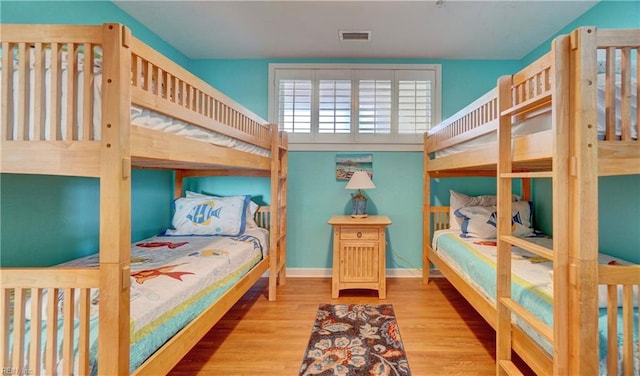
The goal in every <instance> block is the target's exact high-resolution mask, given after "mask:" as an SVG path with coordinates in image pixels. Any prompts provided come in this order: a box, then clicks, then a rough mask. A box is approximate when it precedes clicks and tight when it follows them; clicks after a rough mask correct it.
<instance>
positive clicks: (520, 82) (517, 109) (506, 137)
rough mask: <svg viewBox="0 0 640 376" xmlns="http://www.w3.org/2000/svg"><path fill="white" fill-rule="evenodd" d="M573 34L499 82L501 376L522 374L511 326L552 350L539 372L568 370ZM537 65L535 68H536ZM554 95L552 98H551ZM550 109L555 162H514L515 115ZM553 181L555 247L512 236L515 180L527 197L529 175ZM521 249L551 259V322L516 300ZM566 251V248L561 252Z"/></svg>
mask: <svg viewBox="0 0 640 376" xmlns="http://www.w3.org/2000/svg"><path fill="white" fill-rule="evenodd" d="M568 48H569V38H568V37H567V36H563V37H558V38H557V39H556V40H555V41H554V43H553V47H552V53H551V54H549V55H546V56H544V57H543V58H541V59H540V61H539V64H532V65H531V66H532V67H534V68H529V67H527V68H525V70H523V71H521V72H519V73H517V74H515V75H513V76H504V77H501V78H500V79H499V80H498V90H499V93H498V98H499V112H500V121H499V125H498V144H499V145H498V148H499V154H498V155H499V156H500V158H499V160H498V165H497V176H498V186H497V193H498V218H497V221H498V223H497V227H498V239H497V243H498V255H497V257H498V266H497V268H498V269H497V282H496V283H497V285H496V289H497V291H496V292H497V311H498V322H497V328H496V329H497V349H496V357H497V361H496V363H497V364H496V372H497V374H498V375H521V374H522V372H521V371H520V370H519V369H518V367H517V366H516V365H515V363H514V362H513V361H512V349H513V343H512V342H513V341H512V339H513V337H512V336H513V332H512V331H513V326H518V327H526V328H528V329H530V330H527V331H526V332H530V331H531V330H532V331H534V332H535V333H537V335H538V336H540V337H541V338H542V339H544V340H545V341H546V342H548V343H549V344H550V345H551V347H552V348H553V357H552V360H553V368H552V369H545V370H541V369H535V367H536V365H532V368H534V371H535V372H536V373H543V374H550V373H553V374H555V375H562V374H568V362H569V360H568V352H567V351H566V349H567V348H568V338H567V337H568V336H567V333H563V332H562V331H563V330H566V328H567V327H568V292H567V286H568V283H567V281H568V253H567V252H566V249H568V231H567V229H566V228H564V227H563V226H566V224H567V223H568V212H569V208H568V201H569V197H568V171H567V170H568V166H569V163H568V161H569V157H568V144H569V141H568V140H569V138H568V134H569V130H568V123H569V112H568V111H569V110H568V107H569V106H568V103H567V102H566V101H567V100H568V95H567V93H568V86H569V84H568V80H567V79H565V78H564V77H566V74H565V75H563V74H560V73H558V72H560V71H561V70H563V69H567V68H568ZM534 69H535V70H534ZM552 99H553V100H552ZM549 106H551V107H550V109H551V111H552V114H553V120H552V121H553V123H552V132H553V140H554V142H553V145H552V146H551V156H550V157H551V158H552V159H551V166H550V167H549V165H548V164H546V165H545V164H540V163H537V162H536V161H535V160H528V159H526V160H524V159H522V158H520V159H518V160H517V161H516V160H514V159H515V157H514V152H513V145H514V139H513V136H512V131H511V126H512V119H514V117H520V116H523V115H525V114H527V113H529V112H532V111H538V110H539V109H540V108H544V107H549ZM541 178H544V179H551V184H552V196H553V234H554V240H553V250H549V249H547V248H545V247H542V246H539V245H537V244H535V243H533V242H531V241H528V240H526V239H525V238H519V237H517V236H514V235H512V225H513V223H512V221H513V219H512V211H511V210H512V209H511V207H512V198H511V196H512V188H513V179H522V184H523V196H524V199H525V200H529V199H530V197H528V196H529V195H530V187H529V185H530V179H541ZM512 246H516V247H519V248H521V249H524V250H526V251H529V252H531V253H533V254H535V255H537V256H539V257H542V258H544V259H547V260H551V261H552V262H553V270H554V272H553V278H554V289H555V291H554V298H553V323H549V324H548V323H546V322H545V321H543V320H542V319H540V318H539V317H538V316H536V315H534V314H533V313H531V312H530V311H529V310H527V309H526V308H525V307H524V306H522V305H521V304H520V303H518V302H517V301H516V300H515V299H514V298H512V295H511V286H512V269H511V248H512ZM563 250H564V251H563Z"/></svg>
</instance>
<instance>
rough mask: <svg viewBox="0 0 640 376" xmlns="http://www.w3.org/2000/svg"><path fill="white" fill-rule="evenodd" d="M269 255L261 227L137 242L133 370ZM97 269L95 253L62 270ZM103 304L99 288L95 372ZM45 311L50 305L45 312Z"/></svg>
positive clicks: (94, 311) (94, 308) (94, 297)
mask: <svg viewBox="0 0 640 376" xmlns="http://www.w3.org/2000/svg"><path fill="white" fill-rule="evenodd" d="M267 252H268V232H267V231H266V230H264V229H262V228H257V229H252V230H248V231H247V232H245V233H244V234H243V235H240V236H233V237H232V236H154V237H151V238H149V239H145V240H142V241H139V242H136V243H134V244H132V246H131V279H130V283H131V305H130V331H131V351H130V356H131V358H130V366H131V371H133V370H135V369H136V368H137V367H139V366H140V365H141V364H142V363H143V362H144V361H145V360H146V359H147V358H148V357H149V356H150V355H151V354H153V353H154V352H155V351H156V350H157V349H158V348H159V347H161V346H162V345H163V344H164V343H165V342H166V341H167V340H168V339H169V338H171V337H172V336H173V335H174V334H176V333H177V332H178V331H179V330H180V329H181V328H182V327H184V326H185V325H186V324H188V323H189V322H191V321H192V320H193V319H194V318H195V317H196V316H198V315H199V314H200V313H201V312H202V311H204V309H206V308H207V307H209V306H210V305H211V304H212V303H213V302H215V300H217V299H218V298H219V297H220V296H221V295H222V294H223V293H224V292H226V291H227V290H228V289H229V288H231V287H232V286H233V285H234V284H235V283H236V282H237V281H238V280H239V279H240V278H242V276H244V275H245V274H246V273H247V272H248V271H249V270H251V268H253V266H255V265H256V264H257V263H258V262H259V261H260V260H261V259H262V258H263V257H264V256H266V255H267ZM98 265H99V255H98V254H94V255H90V256H86V257H83V258H80V259H76V260H73V261H70V262H67V263H64V264H60V265H59V266H64V267H70V266H72V267H98ZM63 299H64V296H62V295H59V297H58V300H59V302H60V305H59V309H60V311H61V309H62V301H63ZM99 300H100V295H99V292H98V290H97V289H95V290H93V289H92V292H91V320H90V321H91V323H90V328H91V329H90V330H91V332H90V337H91V343H92V345H91V359H92V364H91V372H92V374H96V373H97V363H95V362H94V361H93V360H94V359H96V354H97V335H98V303H99ZM45 301H46V299H45ZM46 308H47V307H46V305H45V306H44V307H43V313H44V312H46ZM45 324H46V323H45ZM43 330H44V329H43ZM59 338H61V336H59ZM76 351H77V349H76ZM60 363H61V362H60ZM61 366H62V364H59V367H61Z"/></svg>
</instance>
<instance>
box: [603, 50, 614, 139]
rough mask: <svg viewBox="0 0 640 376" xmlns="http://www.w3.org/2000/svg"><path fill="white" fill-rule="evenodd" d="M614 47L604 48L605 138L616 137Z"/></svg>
mask: <svg viewBox="0 0 640 376" xmlns="http://www.w3.org/2000/svg"><path fill="white" fill-rule="evenodd" d="M615 57H616V49H615V48H614V47H609V48H607V49H606V59H607V60H606V64H605V66H606V73H605V80H606V81H605V94H604V105H605V139H606V140H615V139H616V95H615V90H614V89H615V82H616V72H615V62H616V58H615Z"/></svg>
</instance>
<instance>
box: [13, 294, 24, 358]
mask: <svg viewBox="0 0 640 376" xmlns="http://www.w3.org/2000/svg"><path fill="white" fill-rule="evenodd" d="M14 299H15V300H14V306H13V349H12V355H13V356H12V359H11V368H13V369H24V355H25V354H24V346H25V343H24V336H25V333H24V329H25V313H24V311H25V304H26V302H27V297H26V295H25V289H15V290H14Z"/></svg>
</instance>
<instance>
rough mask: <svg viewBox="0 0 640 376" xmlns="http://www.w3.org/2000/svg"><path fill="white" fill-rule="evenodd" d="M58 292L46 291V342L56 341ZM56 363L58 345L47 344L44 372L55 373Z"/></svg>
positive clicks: (56, 371) (53, 290)
mask: <svg viewBox="0 0 640 376" xmlns="http://www.w3.org/2000/svg"><path fill="white" fill-rule="evenodd" d="M58 292H59V290H58V289H56V288H54V289H49V291H48V293H47V295H48V296H47V342H49V343H58ZM57 363H58V347H57V346H47V347H46V351H45V372H46V373H47V374H48V375H56V374H57V373H58V370H57Z"/></svg>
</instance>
